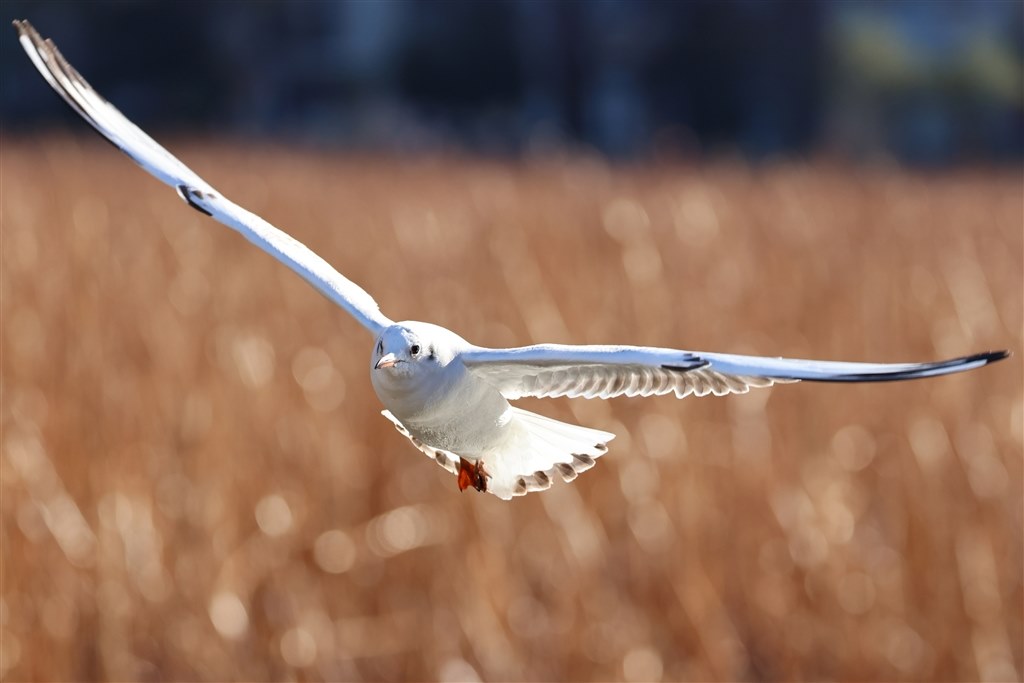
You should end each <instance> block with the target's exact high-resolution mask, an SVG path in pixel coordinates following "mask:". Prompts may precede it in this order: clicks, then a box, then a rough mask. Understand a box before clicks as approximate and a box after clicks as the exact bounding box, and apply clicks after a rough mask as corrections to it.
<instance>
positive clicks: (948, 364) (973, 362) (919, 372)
mask: <svg viewBox="0 0 1024 683" xmlns="http://www.w3.org/2000/svg"><path fill="white" fill-rule="evenodd" d="M1009 355H1010V352H1009V351H1006V350H1002V351H985V352H982V353H975V354H972V355H970V356H963V357H961V358H952V359H950V360H944V361H936V362H934V363H919V364H916V365H914V366H913V367H910V368H906V369H903V370H885V369H884V366H881V367H882V369H881V370H880V371H879V372H850V373H836V374H834V375H824V374H823V375H821V376H816V377H803V376H787V375H785V374H779V375H775V374H773V375H771V377H772V378H773V379H780V380H788V381H792V380H798V381H805V382H898V381H901V380H907V379H917V378H920V377H928V376H931V375H934V374H936V373H937V374H947V373H948V372H955V371H956V370H957V369H958V368H964V369H967V368H966V366H974V367H981V366H982V365H988V364H989V363H994V362H996V361H1000V360H1003V359H1004V358H1007V357H1008V356H1009Z"/></svg>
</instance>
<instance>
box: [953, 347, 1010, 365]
mask: <svg viewBox="0 0 1024 683" xmlns="http://www.w3.org/2000/svg"><path fill="white" fill-rule="evenodd" d="M1012 355H1013V354H1012V353H1010V352H1009V351H1008V350H1007V349H1002V350H1000V351H985V352H983V353H976V354H974V355H973V356H968V357H967V358H966V359H965V360H966V361H967V362H971V361H976V360H983V361H985V363H986V364H987V363H995V362H996V361H1001V360H1003V359H1004V358H1009V357H1010V356H1012Z"/></svg>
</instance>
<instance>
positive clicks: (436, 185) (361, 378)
mask: <svg viewBox="0 0 1024 683" xmlns="http://www.w3.org/2000/svg"><path fill="white" fill-rule="evenodd" d="M170 146H171V148H172V149H174V150H176V151H178V152H180V153H181V156H182V158H183V159H185V160H186V161H187V162H189V163H190V164H192V165H194V167H195V168H196V169H197V171H199V172H200V173H202V174H204V175H207V176H208V177H209V178H210V179H211V180H212V181H213V182H215V183H216V184H217V185H218V187H219V188H220V189H221V190H222V191H223V192H225V193H226V194H227V195H228V196H231V197H233V198H235V199H236V200H237V201H239V202H240V203H241V204H243V205H244V206H247V207H248V208H250V209H252V210H254V211H256V212H257V213H260V214H261V215H263V216H265V217H266V218H268V219H269V220H271V221H273V222H274V223H276V224H278V225H280V226H281V227H283V228H285V229H288V230H289V231H291V232H292V234H294V235H295V236H296V237H297V238H299V239H300V240H302V241H304V242H306V243H307V244H308V245H309V246H310V247H312V248H313V249H314V250H316V251H317V252H319V253H320V254H322V255H323V256H324V257H325V258H326V259H327V260H328V261H330V262H332V263H333V264H335V265H336V266H337V267H338V268H339V269H340V270H342V271H343V272H344V273H345V274H346V275H348V276H349V277H351V278H352V279H353V280H355V281H356V282H359V283H360V284H362V285H363V286H365V287H366V288H367V289H368V290H369V291H370V292H371V293H372V294H373V295H374V296H376V297H377V299H378V300H379V301H380V303H381V306H382V308H383V310H384V311H385V312H386V313H387V314H389V315H390V316H392V317H393V318H395V319H403V318H409V317H416V318H421V319H426V320H429V321H432V322H437V323H440V324H442V325H445V326H448V327H450V328H452V329H454V330H456V331H458V332H459V333H461V334H463V335H464V336H465V337H467V338H468V339H470V340H472V341H474V342H476V343H481V344H488V345H511V344H526V343H531V342H538V341H551V342H578V343H583V342H587V343H613V342H630V343H637V344H654V345H660V346H676V347H683V348H695V349H709V350H719V351H733V352H747V353H761V354H778V355H788V356H797V357H823V358H838V359H848V360H875V361H903V360H925V359H930V358H937V357H943V356H952V355H957V354H963V353H967V352H971V351H979V350H984V349H991V348H1004V347H1009V348H1011V349H1013V351H1014V352H1015V354H1016V355H1015V356H1014V357H1013V358H1011V359H1010V360H1009V361H1006V362H1004V363H1001V364H999V365H996V366H993V367H989V368H985V369H983V370H980V371H977V372H971V373H967V374H964V375H957V376H953V377H946V378H941V379H935V380H925V381H919V382H910V383H893V384H882V385H855V386H836V385H828V384H798V385H793V386H781V387H776V388H774V389H770V390H762V391H756V392H752V393H750V394H747V395H743V396H731V397H725V398H719V399H716V398H704V399H687V400H685V401H677V400H675V399H672V398H665V397H663V398H660V399H645V400H628V399H620V400H613V401H608V402H601V401H583V400H579V401H561V400H560V401H524V402H523V404H524V406H525V407H528V408H529V409H532V410H537V411H539V412H542V413H544V414H547V415H551V416H552V417H555V418H558V419H568V420H572V421H575V422H579V423H581V424H584V425H587V426H592V427H595V428H601V429H608V430H610V431H614V432H615V433H616V434H618V438H617V439H616V440H615V441H614V442H613V444H612V449H611V452H610V453H609V454H608V456H606V457H605V458H603V459H602V460H601V462H600V463H599V466H598V467H596V468H595V469H594V470H592V471H590V472H588V473H586V474H585V475H583V476H582V477H580V478H579V479H578V480H577V481H576V482H575V483H573V484H572V485H562V484H560V483H558V484H556V486H555V487H554V488H553V489H552V490H550V491H548V492H545V493H542V494H533V495H530V496H527V497H526V498H524V499H520V500H516V501H513V502H511V503H505V502H502V501H499V500H497V499H494V498H493V497H491V496H485V495H477V494H474V493H473V492H467V493H464V494H460V493H459V492H458V491H457V490H456V486H455V481H454V478H453V477H451V476H450V475H448V474H447V473H446V472H444V471H443V470H441V468H439V467H437V466H436V465H435V464H433V463H431V462H429V461H428V460H427V459H426V458H424V457H422V455H420V454H419V453H418V452H417V451H416V450H414V449H413V448H412V447H411V446H410V444H409V443H408V441H407V440H406V439H405V438H403V437H402V436H400V435H399V434H398V433H397V432H395V430H394V429H393V428H392V427H391V426H390V424H389V423H388V422H387V421H386V420H384V419H383V418H382V417H381V416H380V415H379V414H378V411H379V410H380V406H379V405H378V403H377V401H376V399H375V398H374V396H373V393H372V389H371V388H370V384H369V381H368V380H369V378H368V363H369V354H370V351H371V349H370V347H371V344H372V340H370V339H369V338H368V337H367V336H366V334H365V333H364V331H363V330H362V329H361V328H359V327H358V326H357V325H355V324H354V323H353V322H352V321H351V320H350V319H348V318H347V317H346V316H345V315H344V314H343V313H342V312H341V311H339V310H337V309H336V308H334V307H333V306H332V305H331V304H330V303H329V302H327V301H326V300H325V299H323V298H322V297H320V296H319V295H317V294H316V293H315V292H314V291H313V290H312V289H310V288H309V287H308V286H307V285H305V284H304V283H303V282H302V281H301V280H300V279H299V278H297V277H296V276H294V275H293V274H292V273H290V272H288V271H287V270H286V269H285V268H283V267H282V266H281V265H280V264H278V263H276V262H274V261H273V260H272V259H270V258H268V257H267V256H266V255H265V254H263V253H261V252H259V251H258V250H256V249H254V248H252V247H251V245H249V244H248V243H246V242H245V241H244V240H243V239H241V238H239V237H238V236H237V235H234V234H232V233H231V232H230V231H229V230H227V229H226V228H223V227H222V226H220V225H218V224H216V223H214V222H212V221H210V220H209V219H206V218H205V217H203V216H201V215H199V214H198V213H196V212H194V211H191V210H189V209H188V208H187V207H185V206H184V205H183V204H182V203H181V202H180V201H179V200H178V199H177V198H176V197H175V196H174V194H173V192H171V191H169V190H168V189H167V188H165V187H164V186H162V185H159V184H158V183H156V182H154V181H153V180H152V179H149V178H146V177H145V176H144V174H142V173H140V172H139V170H138V169H137V168H135V167H134V166H133V165H132V164H131V163H129V162H127V161H126V160H125V159H124V158H123V157H121V156H120V155H118V154H116V153H113V152H112V151H111V150H110V148H109V147H108V146H106V145H103V144H101V143H99V142H98V141H95V140H93V139H90V140H89V141H88V142H85V141H80V140H79V139H77V138H67V137H55V138H49V139H26V140H11V139H9V138H8V139H4V140H3V156H2V159H0V172H2V179H3V194H2V202H0V223H2V225H3V249H2V251H0V258H2V264H0V265H2V267H0V292H2V296H0V306H2V310H0V313H2V321H3V324H2V335H3V354H2V357H0V369H2V373H3V404H2V411H0V419H2V427H3V435H2V450H3V457H2V458H0V475H2V476H0V513H2V520H0V539H2V542H3V572H2V576H0V584H2V585H0V633H2V637H0V667H3V670H2V671H0V674H2V675H3V678H4V680H150V679H171V680H228V679H230V680H298V679H326V680H367V679H368V680H409V679H418V680H428V679H440V680H445V681H455V680H473V679H476V678H479V679H482V680H527V679H530V680H619V679H624V680H629V681H653V680H659V679H662V680H712V679H716V680H746V679H770V680H779V679H785V680H823V679H846V680H850V679H859V680H897V679H902V680H952V679H956V680H991V681H1004V680H1016V679H1019V678H1020V676H1021V672H1022V671H1024V651H1022V650H1024V648H1022V646H1021V642H1022V636H1024V632H1022V614H1021V604H1022V599H1024V593H1022V585H1021V574H1022V548H1021V542H1022V540H1021V539H1022V519H1021V510H1022V458H1021V449H1022V441H1024V416H1022V413H1024V403H1022V401H1024V397H1022V387H1021V372H1020V358H1021V350H1022V347H1021V333H1022V332H1021V331H1022V286H1021V285H1022V282H1021V280H1022V272H1024V264H1022V246H1024V245H1022V230H1021V225H1022V217H1021V206H1022V189H1021V184H1020V177H1019V174H1018V173H1011V172H996V171H970V172H967V171H961V172H956V173H946V174H940V175H935V174H933V175H929V176H921V175H914V174H908V173H905V172H901V171H895V170H891V169H886V168H876V169H874V170H870V171H865V170H859V171H858V170H849V169H844V168H841V167H836V166H831V165H828V164H820V163H819V164H815V165H797V164H787V165H771V166H766V167H763V168H761V169H752V168H751V167H748V166H746V165H743V164H740V163H736V162H720V163H715V164H711V165H707V166H703V167H694V166H689V165H669V166H662V167H656V168H650V167H648V168H635V169H626V168H618V169H616V168H611V167H609V166H607V165H606V164H605V162H603V161H600V160H597V159H594V158H588V157H569V158H557V157H551V158H546V159H538V160H535V161H531V162H528V163H527V162H524V163H519V164H498V163H489V162H483V161H479V160H466V159H458V158H435V157H423V158H420V159H418V160H415V161H410V160H408V159H389V158H382V157H377V156H335V155H331V154H323V153H311V152H307V153H295V152H293V151H287V150H284V149H277V148H273V147H267V146H262V147H261V146H257V147H254V148H250V149H242V148H240V147H233V146H225V145H211V144H207V143H202V144H201V143H187V142H185V143H182V144H172V145H170Z"/></svg>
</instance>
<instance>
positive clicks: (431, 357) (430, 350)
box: [429, 346, 437, 360]
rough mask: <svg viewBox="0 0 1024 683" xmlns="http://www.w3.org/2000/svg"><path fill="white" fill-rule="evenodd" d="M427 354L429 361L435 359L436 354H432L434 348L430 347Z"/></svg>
mask: <svg viewBox="0 0 1024 683" xmlns="http://www.w3.org/2000/svg"><path fill="white" fill-rule="evenodd" d="M429 354H430V355H429V358H430V360H434V359H435V358H437V354H436V353H434V347H433V346H431V347H430V349H429Z"/></svg>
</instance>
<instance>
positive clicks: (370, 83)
mask: <svg viewBox="0 0 1024 683" xmlns="http://www.w3.org/2000/svg"><path fill="white" fill-rule="evenodd" d="M201 16H202V20H201V21H198V20H197V18H196V15H194V14H193V13H192V12H188V11H181V8H180V7H179V6H178V4H176V3H125V2H119V1H113V2H111V1H104V0H98V1H94V2H89V3H84V4H83V3H68V2H46V1H42V2H41V1H39V0H32V1H31V2H25V1H20V2H19V1H13V0H8V1H7V2H5V3H3V4H2V5H0V20H5V21H6V22H7V23H9V22H10V21H11V20H12V19H15V18H27V19H29V20H31V21H33V22H34V23H35V24H36V26H37V28H38V29H39V30H40V31H41V32H42V33H43V35H45V36H48V37H52V38H53V39H54V40H55V41H56V42H57V43H58V45H60V46H61V48H62V50H63V51H64V52H65V54H66V55H67V56H68V58H69V59H70V60H71V62H72V63H74V64H75V65H76V66H77V67H78V69H79V71H81V72H82V73H83V74H85V75H86V76H87V77H88V78H89V79H90V81H91V82H92V83H93V85H95V86H96V87H97V88H98V89H99V90H100V92H103V93H104V94H105V95H106V96H107V97H108V98H109V99H111V101H113V102H115V103H117V104H118V106H119V107H121V108H123V109H124V110H125V112H126V113H128V115H129V117H130V118H132V119H133V120H135V121H136V122H137V123H139V124H140V125H142V126H143V127H144V128H145V129H147V130H152V129H157V130H160V129H170V130H178V131H184V132H188V133H193V134H194V133H196V132H203V131H214V130H215V131H217V132H218V134H225V133H233V134H236V135H257V136H271V135H272V136H276V137H278V138H282V139H288V140H291V141H298V140H301V141H307V142H309V143H311V144H314V145H317V146H323V145H335V146H341V147H347V148H357V149H377V150H380V149H386V150H398V151H401V152H410V151H428V152H430V151H438V150H445V149H451V148H459V149H472V150H475V151H478V152H483V153H487V154H491V155H501V156H517V155H520V154H523V153H526V154H529V153H531V152H536V151H541V152H547V151H551V150H552V149H554V150H563V149H566V148H569V149H579V148H584V149H596V150H598V151H600V152H601V153H602V154H605V155H608V156H611V157H614V158H638V157H640V158H646V157H655V158H660V157H665V156H669V157H683V158H693V157H698V156H704V155H708V154H711V155H720V154H723V153H726V154H732V153H739V154H742V155H744V156H746V157H748V158H751V159H771V158H776V157H780V156H785V157H801V156H805V155H807V154H812V153H814V152H818V151H821V150H826V151H828V152H829V153H831V154H833V155H837V156H838V155H841V156H843V157H845V158H853V159H876V158H880V157H881V158H888V157H895V158H897V159H900V160H902V161H905V162H909V163H915V164H922V165H951V164H956V163H977V162H980V161H985V162H991V161H1000V162H1003V163H1019V162H1020V161H1021V159H1024V4H1021V3H1020V2H1006V1H1001V0H974V1H972V2H870V3H869V2H829V3H808V2H768V1H758V2H718V1H715V0H691V1H688V2H641V1H638V2H620V1H608V2H555V1H552V2H534V1H532V0H508V1H504V2H474V1H472V0H455V1H447V2H440V3H437V2H435V3H420V2H290V3H287V2H260V3H241V2H222V3H215V4H212V5H209V6H206V7H204V9H203V12H202V15H201ZM0 52H2V56H3V59H2V60H0V80H2V81H3V82H4V88H3V89H0V105H2V106H0V116H2V118H3V122H4V124H5V126H6V128H7V130H31V129H36V128H38V127H39V126H40V125H41V124H44V123H46V122H50V121H52V120H53V119H54V118H55V117H58V116H61V115H67V113H66V112H62V111H61V110H60V109H59V108H56V107H54V106H53V102H52V95H51V93H49V92H48V91H47V88H46V86H45V85H44V84H43V83H42V82H40V81H39V79H38V76H37V75H36V74H35V73H33V72H32V70H31V69H30V68H28V66H27V64H26V62H25V59H24V56H23V55H21V54H20V49H19V48H18V45H17V41H16V40H15V36H14V33H13V31H11V30H9V29H8V30H6V32H0Z"/></svg>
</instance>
